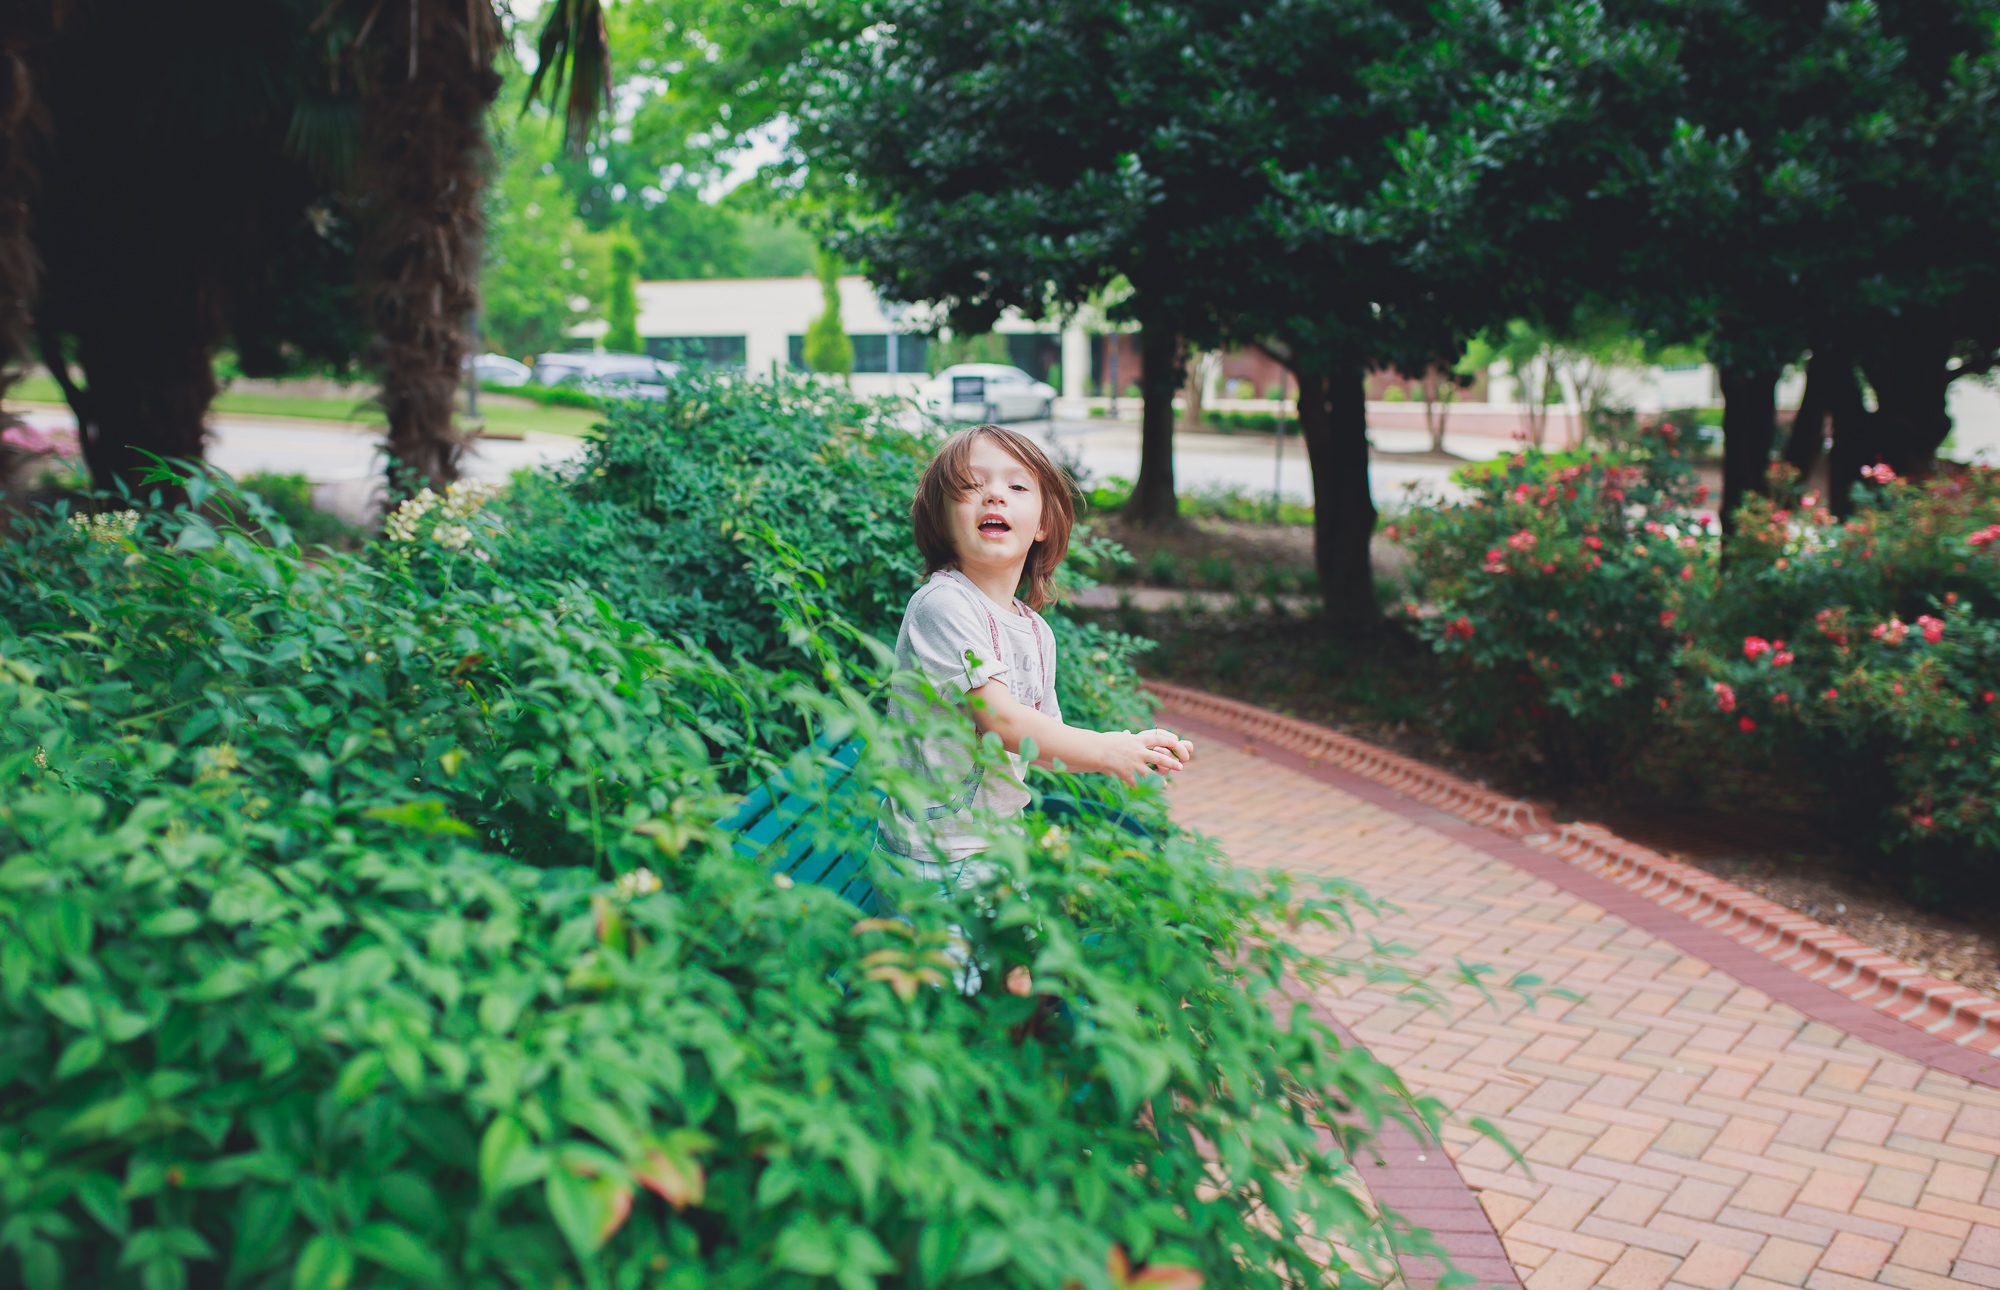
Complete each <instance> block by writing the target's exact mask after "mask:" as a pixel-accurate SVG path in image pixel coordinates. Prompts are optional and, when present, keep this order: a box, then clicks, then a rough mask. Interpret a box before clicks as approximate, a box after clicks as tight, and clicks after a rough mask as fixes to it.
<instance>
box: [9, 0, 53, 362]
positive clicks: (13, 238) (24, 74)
mask: <svg viewBox="0 0 2000 1290" xmlns="http://www.w3.org/2000/svg"><path fill="white" fill-rule="evenodd" d="M61 17H62V4H61V2H60V0H39V2H37V0H15V3H12V4H9V5H6V6H4V7H0V395H3V394H5V393H6V391H7V387H8V386H10V385H12V384H13V383H14V380H15V379H16V378H17V376H18V375H19V370H20V369H19V366H18V365H19V364H20V363H21V362H22V361H23V360H24V359H26V358H27V356H28V345H29V335H30V333H31V331H32V329H33V301H34V298H35V285H36V280H37V278H38V277H39V276H40V270H41V261H40V257H39V256H37V255H36V253H35V244H34V239H33V236H32V234H31V233H30V231H29V226H28V195H29V189H30V188H31V187H32V186H33V184H34V164H33V162H32V161H31V160H30V156H29V154H30V151H31V148H32V144H33V140H32V138H31V135H32V133H33V132H34V130H35V127H36V125H37V123H38V121H39V118H40V116H41V111H40V101H39V99H38V97H37V95H36V93H35V81H34V73H33V71H32V70H31V69H30V68H29V65H28V59H27V53H28V50H29V49H30V48H31V47H33V46H34V45H37V44H40V43H41V42H42V41H44V40H46V39H48V37H49V35H50V34H51V33H52V32H53V31H54V30H55V27H56V24H57V22H58V21H60V19H61Z"/></svg>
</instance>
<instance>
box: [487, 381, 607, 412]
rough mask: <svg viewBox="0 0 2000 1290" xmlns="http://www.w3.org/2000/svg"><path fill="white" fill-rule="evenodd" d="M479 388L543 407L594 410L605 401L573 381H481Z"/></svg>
mask: <svg viewBox="0 0 2000 1290" xmlns="http://www.w3.org/2000/svg"><path fill="white" fill-rule="evenodd" d="M479 388H480V389H482V390H484V391H486V392H487V393H488V394H503V395H506V396H507V397H508V398H511V399H526V400H528V401H529V402H530V403H539V404H541V405H542V406H543V407H545V408H589V409H591V410H593V411H594V410H596V409H597V408H600V407H603V406H604V402H605V401H604V400H603V399H601V398H599V397H598V396H597V395H595V394H592V393H591V392H590V391H588V390H586V389H584V388H583V387H582V386H580V385H578V384H576V383H575V382H574V381H570V382H567V383H565V384H561V385H543V384H541V383H540V382H538V381H529V382H528V383H527V384H526V385H502V384H500V383H499V382H497V381H481V382H480V383H479Z"/></svg>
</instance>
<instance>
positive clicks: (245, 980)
mask: <svg viewBox="0 0 2000 1290" xmlns="http://www.w3.org/2000/svg"><path fill="white" fill-rule="evenodd" d="M255 984H257V973H256V971H255V969H253V968H252V967H251V966H250V965H249V964H248V963H242V962H237V961H235V960H231V961H229V962H227V963H223V964H221V965H220V966H218V967H217V968H216V969H215V970H214V971H212V972H210V973H209V974H208V975H207V976H205V977H203V978H202V979H201V980H200V981H198V982H196V983H195V984H194V985H193V986H192V987H191V988H189V989H186V990H183V991H182V992H181V998H183V999H186V1000H187V1001H188V1002H190V1003H217V1002H220V1001H221V1000H223V999H228V998H233V997H234V996H236V995H239V994H241V993H243V992H244V991H245V990H248V989H249V988H250V987H251V986H253V985H255Z"/></svg>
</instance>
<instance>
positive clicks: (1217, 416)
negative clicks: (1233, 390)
mask: <svg viewBox="0 0 2000 1290" xmlns="http://www.w3.org/2000/svg"><path fill="white" fill-rule="evenodd" d="M1205 419H1206V421H1207V422H1208V424H1209V426H1210V427H1212V428H1213V429H1214V430H1215V431H1216V433H1218V434H1272V433H1275V432H1277V431H1278V430H1279V429H1280V428H1281V427H1282V428H1283V431H1284V433H1285V434H1287V435H1295V434H1297V433H1298V432H1299V419H1298V418H1297V417H1294V416H1288V415H1282V414H1276V413H1270V412H1210V413H1208V414H1207V416H1206V418H1205Z"/></svg>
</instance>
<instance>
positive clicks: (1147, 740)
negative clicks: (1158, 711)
mask: <svg viewBox="0 0 2000 1290" xmlns="http://www.w3.org/2000/svg"><path fill="white" fill-rule="evenodd" d="M1139 742H1141V743H1143V744H1145V745H1146V746H1147V747H1148V748H1164V749H1166V750H1167V751H1168V752H1170V753H1172V754H1173V755H1174V756H1176V757H1178V758H1179V759H1180V760H1182V761H1184V762H1186V761H1192V760H1194V744H1193V743H1191V742H1190V741H1188V740H1186V739H1183V738H1181V737H1180V736H1179V735H1177V734H1175V733H1174V732H1173V731H1171V730H1141V731H1140V732H1139Z"/></svg>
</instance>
